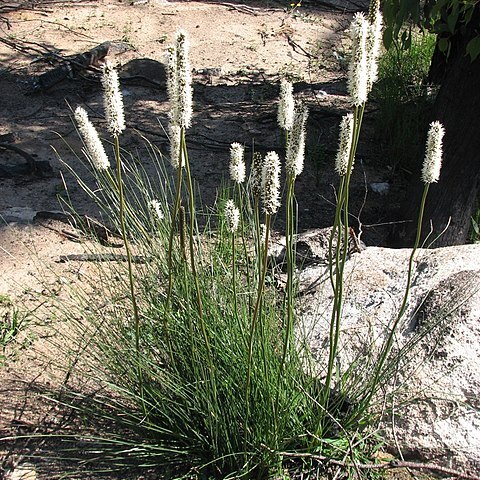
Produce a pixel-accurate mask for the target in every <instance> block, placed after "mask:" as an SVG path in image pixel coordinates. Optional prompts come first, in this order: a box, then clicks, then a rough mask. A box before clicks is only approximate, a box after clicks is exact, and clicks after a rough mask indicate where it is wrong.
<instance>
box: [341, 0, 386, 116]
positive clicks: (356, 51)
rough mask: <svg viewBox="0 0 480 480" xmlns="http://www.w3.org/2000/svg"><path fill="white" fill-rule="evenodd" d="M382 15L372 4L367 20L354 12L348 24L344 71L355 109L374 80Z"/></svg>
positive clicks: (363, 100) (376, 75)
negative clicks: (349, 43)
mask: <svg viewBox="0 0 480 480" xmlns="http://www.w3.org/2000/svg"><path fill="white" fill-rule="evenodd" d="M382 26H383V20H382V14H381V12H380V8H379V3H378V2H375V3H374V4H373V6H372V9H371V11H370V14H369V18H368V19H367V18H366V17H365V15H364V14H363V13H356V14H355V15H354V17H353V20H352V23H351V25H350V34H351V37H352V57H351V60H350V68H349V72H348V91H349V94H350V97H351V98H352V103H353V105H355V106H357V107H358V106H360V105H362V104H364V103H365V102H366V101H367V97H368V94H369V93H370V91H371V89H372V86H373V84H374V82H375V81H376V80H377V78H378V57H379V55H380V48H381V41H382Z"/></svg>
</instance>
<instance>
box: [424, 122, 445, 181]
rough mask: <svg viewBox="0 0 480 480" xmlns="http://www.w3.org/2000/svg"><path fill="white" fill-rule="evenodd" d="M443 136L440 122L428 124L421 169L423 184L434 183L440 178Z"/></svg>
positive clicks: (443, 130)
mask: <svg viewBox="0 0 480 480" xmlns="http://www.w3.org/2000/svg"><path fill="white" fill-rule="evenodd" d="M444 135H445V129H444V127H443V125H442V124H441V123H440V122H432V123H431V124H430V129H429V130H428V136H427V145H426V148H425V160H424V161H423V168H422V182H423V183H435V182H438V179H439V178H440V169H441V167H442V154H443V136H444Z"/></svg>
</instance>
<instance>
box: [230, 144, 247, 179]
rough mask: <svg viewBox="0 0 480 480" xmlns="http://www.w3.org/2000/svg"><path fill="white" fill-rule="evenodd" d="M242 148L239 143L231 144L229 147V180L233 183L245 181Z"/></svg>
mask: <svg viewBox="0 0 480 480" xmlns="http://www.w3.org/2000/svg"><path fill="white" fill-rule="evenodd" d="M243 152H244V148H243V145H241V144H240V143H236V142H235V143H232V145H231V146H230V178H231V179H232V181H233V182H235V183H238V184H240V183H243V182H244V181H245V161H244V159H243Z"/></svg>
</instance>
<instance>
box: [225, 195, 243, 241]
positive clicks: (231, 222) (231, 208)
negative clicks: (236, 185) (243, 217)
mask: <svg viewBox="0 0 480 480" xmlns="http://www.w3.org/2000/svg"><path fill="white" fill-rule="evenodd" d="M225 219H226V220H227V223H228V228H229V230H230V231H231V232H232V233H233V232H236V231H237V229H238V224H239V223H240V210H239V209H238V208H237V207H236V206H235V203H234V201H233V200H227V203H226V204H225Z"/></svg>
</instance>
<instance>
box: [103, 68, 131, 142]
mask: <svg viewBox="0 0 480 480" xmlns="http://www.w3.org/2000/svg"><path fill="white" fill-rule="evenodd" d="M102 85H103V97H104V103H105V116H106V117H107V128H108V131H109V132H110V133H111V134H112V135H113V136H118V135H120V133H122V132H123V131H124V130H125V116H124V113H123V99H122V93H121V91H120V82H119V80H118V73H117V71H116V70H115V68H114V67H113V65H112V64H111V63H110V62H108V61H107V62H105V64H104V65H103V75H102Z"/></svg>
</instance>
